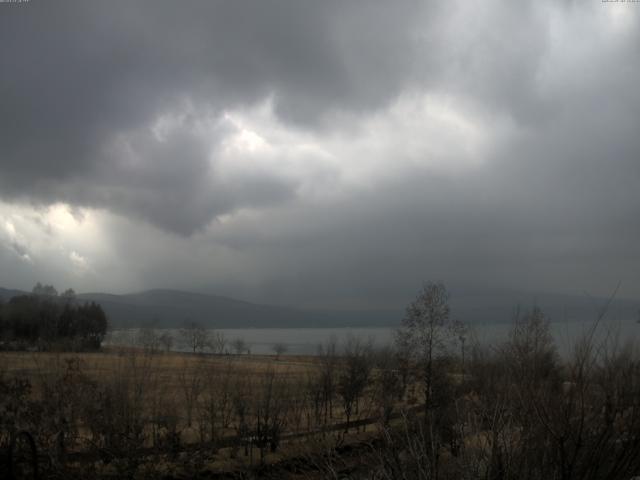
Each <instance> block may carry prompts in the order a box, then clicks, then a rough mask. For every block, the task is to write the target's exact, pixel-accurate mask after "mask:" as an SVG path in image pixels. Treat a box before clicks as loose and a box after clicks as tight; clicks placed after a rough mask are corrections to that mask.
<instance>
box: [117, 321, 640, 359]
mask: <svg viewBox="0 0 640 480" xmlns="http://www.w3.org/2000/svg"><path fill="white" fill-rule="evenodd" d="M592 325H593V322H554V323H551V333H552V335H553V337H554V339H555V342H556V345H557V347H558V350H559V352H560V353H561V354H563V355H566V354H567V353H568V352H570V351H571V350H572V349H573V345H574V344H575V342H576V340H578V339H579V338H581V337H583V336H584V335H585V334H586V333H588V331H589V329H590V328H591V327H592ZM511 328H512V325H511V324H508V323H495V324H482V325H475V326H473V327H472V328H471V329H470V330H471V333H470V336H471V337H473V338H475V339H477V340H478V342H479V343H480V344H482V345H487V346H494V345H496V346H497V345H499V344H500V342H502V341H504V340H505V339H506V338H507V337H508V334H509V331H510V330H511ZM161 331H166V332H169V333H170V334H171V335H172V336H173V337H174V345H175V346H174V350H176V351H187V350H188V348H187V347H186V345H184V344H181V342H180V331H179V330H178V329H166V330H158V332H161ZM216 331H218V332H221V333H222V334H223V335H224V337H225V339H226V340H227V342H228V344H230V343H231V342H233V341H234V340H236V339H238V338H241V339H243V340H244V341H245V342H246V344H247V347H248V348H249V349H250V351H251V353H254V354H272V353H273V346H274V345H275V344H276V343H283V344H285V345H286V347H287V354H290V355H314V354H316V353H317V349H318V345H319V344H324V343H327V342H328V341H330V340H331V339H336V340H337V341H338V344H340V343H344V342H345V340H346V339H347V338H348V337H349V336H355V337H358V338H362V339H364V340H370V341H371V342H372V343H373V344H374V345H375V346H378V347H381V346H385V345H388V344H390V343H393V338H394V332H395V328H380V327H375V328H373V327H372V328H348V327H345V328H245V329H218V330H216ZM136 334H137V330H136V329H131V330H115V331H113V332H111V333H110V335H109V336H108V337H107V339H105V344H106V345H134V344H135V338H136ZM595 338H596V340H603V339H605V338H608V339H609V340H610V341H617V342H618V343H620V344H622V343H624V342H626V341H635V342H637V341H638V340H639V339H640V324H638V323H636V322H633V321H628V320H627V321H611V320H604V321H602V322H601V323H600V324H599V326H598V328H597V330H596V334H595ZM229 349H230V350H231V348H229Z"/></svg>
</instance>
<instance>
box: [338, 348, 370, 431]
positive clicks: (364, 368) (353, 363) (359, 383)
mask: <svg viewBox="0 0 640 480" xmlns="http://www.w3.org/2000/svg"><path fill="white" fill-rule="evenodd" d="M370 373H371V345H370V344H365V343H363V342H362V341H361V340H360V339H358V338H356V337H349V339H348V340H347V344H346V346H345V350H344V365H343V366H342V369H341V372H340V376H339V379H338V393H339V394H340V397H341V398H342V406H343V409H344V414H345V417H346V420H347V422H346V427H345V432H348V431H349V424H350V422H351V418H352V416H353V414H354V413H358V411H359V402H360V397H361V396H362V394H363V392H364V390H365V388H366V386H367V384H368V382H369V376H370Z"/></svg>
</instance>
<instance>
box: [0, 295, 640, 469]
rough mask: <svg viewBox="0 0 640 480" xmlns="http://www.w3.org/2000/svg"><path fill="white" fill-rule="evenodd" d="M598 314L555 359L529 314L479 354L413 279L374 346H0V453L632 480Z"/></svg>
mask: <svg viewBox="0 0 640 480" xmlns="http://www.w3.org/2000/svg"><path fill="white" fill-rule="evenodd" d="M603 315H604V313H603V314H602V315H600V316H599V317H598V319H597V320H596V322H595V323H594V324H593V328H592V329H591V330H590V331H589V332H588V333H587V335H586V336H585V337H584V338H582V339H579V340H577V341H576V343H575V348H574V350H573V352H572V354H571V355H570V356H569V357H568V358H563V359H561V358H560V357H559V356H558V354H557V352H556V348H555V345H554V343H553V339H552V337H551V335H550V333H549V326H548V323H547V320H546V319H545V317H544V315H543V313H542V312H541V311H540V310H538V309H533V310H531V311H529V312H526V313H523V314H521V315H517V316H516V319H515V321H514V325H513V328H512V331H511V335H510V337H509V339H508V340H507V341H506V342H504V343H503V344H501V345H494V346H493V347H492V348H483V347H481V346H480V345H477V344H475V343H474V342H473V341H472V338H470V337H471V336H470V335H469V333H468V332H467V330H466V329H465V328H464V326H462V325H459V324H456V323H455V322H452V321H451V319H450V316H449V309H448V297H447V293H446V290H445V289H444V287H443V286H442V285H437V284H427V285H425V287H424V289H423V291H422V292H421V293H420V295H419V296H418V298H417V299H416V301H415V302H413V303H412V304H411V305H410V307H409V309H408V310H407V315H406V318H405V319H404V321H403V325H402V328H401V329H400V330H399V332H398V337H397V341H396V344H395V346H394V348H388V349H384V350H374V349H373V348H372V347H371V345H370V344H369V343H368V342H366V341H363V340H361V339H356V338H350V339H348V340H347V341H346V342H344V344H342V345H339V344H337V343H336V342H329V343H327V344H325V345H322V346H320V347H319V350H318V355H317V356H315V357H293V356H284V357H280V356H279V355H278V356H273V357H266V356H262V357H260V356H252V355H229V354H217V355H204V354H197V353H191V354H176V353H166V352H165V353H160V352H161V350H158V349H151V348H149V349H146V348H145V349H138V350H131V349H129V350H124V349H120V350H112V351H108V352H102V353H83V354H71V353H27V352H23V353H15V352H12V353H8V352H7V353H3V354H1V355H0V360H1V361H2V373H1V375H0V422H1V423H0V443H1V444H2V445H1V447H0V449H1V450H2V451H5V452H6V451H13V452H14V453H13V465H14V473H15V474H16V475H17V474H18V473H19V472H22V474H26V473H29V472H31V473H33V469H34V468H38V469H39V474H40V476H42V477H48V478H101V477H102V478H197V477H201V478H310V479H311V478H335V479H343V478H363V479H364V478H370V479H454V478H455V479H522V478H525V479H532V480H534V479H536V480H537V479H540V480H542V479H562V480H565V479H566V480H569V479H629V478H632V477H633V476H635V475H638V474H640V363H639V360H640V357H639V356H638V352H637V350H636V349H635V347H634V346H632V345H621V344H620V343H618V342H617V341H616V338H615V336H605V337H604V338H605V339H604V340H603V341H599V342H597V343H596V342H595V341H594V338H596V336H595V330H596V329H597V328H601V325H600V323H599V322H600V320H601V318H602V316H603ZM599 338H600V337H599ZM196 350H197V349H195V348H194V351H196ZM19 432H28V435H27V434H20V433H19ZM31 440H33V443H34V445H35V446H37V452H36V455H35V456H34V455H33V451H32V446H31ZM11 445H13V448H10V447H11ZM4 473H5V474H6V473H7V472H4ZM215 475H217V477H215ZM2 478H5V477H2Z"/></svg>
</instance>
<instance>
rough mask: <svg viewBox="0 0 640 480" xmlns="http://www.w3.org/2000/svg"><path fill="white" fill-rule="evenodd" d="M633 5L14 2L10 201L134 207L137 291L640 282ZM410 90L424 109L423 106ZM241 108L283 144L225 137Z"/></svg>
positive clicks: (384, 291)
mask: <svg viewBox="0 0 640 480" xmlns="http://www.w3.org/2000/svg"><path fill="white" fill-rule="evenodd" d="M609 7H610V8H609ZM623 9H624V10H623ZM639 12H640V11H639V10H638V9H637V8H635V6H634V5H632V4H628V5H613V4H611V5H608V4H607V5H605V4H600V3H598V4H597V5H595V4H594V5H589V4H578V3H575V2H562V3H557V2H535V3H530V4H527V5H523V4H520V3H517V2H511V3H505V2H489V3H483V4H482V5H481V4H477V5H475V4H470V3H469V2H449V3H446V4H445V3H442V2H413V1H406V2H393V3H389V2H373V3H369V2H368V3H367V4H366V5H364V4H362V3H359V2H317V1H315V2H277V1H274V2H252V3H245V2H196V1H192V2H188V3H187V4H185V3H183V2H174V1H160V2H135V3H131V2H115V3H114V2H86V1H83V2H58V3H51V2H47V3H44V2H38V1H34V0H32V1H31V2H29V3H28V4H26V5H25V6H24V7H20V8H13V7H10V8H6V7H3V9H2V11H1V12H0V13H1V15H0V62H1V65H2V70H3V75H2V76H0V109H1V110H2V111H3V112H11V114H10V115H2V116H1V117H0V131H1V132H2V142H1V143H0V197H2V198H3V199H4V200H5V201H6V202H9V203H11V202H18V201H21V202H25V201H26V202H30V203H32V204H34V205H41V204H42V205H47V204H49V203H54V202H58V201H61V202H65V203H68V204H70V205H71V206H72V208H75V209H76V211H80V210H79V209H82V208H90V209H96V210H95V211H106V212H112V213H115V214H117V215H119V216H121V217H123V219H121V220H119V221H116V220H113V219H111V220H105V222H107V224H108V225H109V226H110V228H109V229H107V230H108V232H107V233H105V236H106V237H107V240H106V241H108V242H111V244H112V245H113V247H114V249H115V250H116V251H118V252H120V253H119V255H121V256H122V258H123V260H122V263H118V264H117V265H118V268H121V266H122V265H123V264H124V265H129V267H128V268H130V269H131V274H130V277H131V280H130V284H131V285H132V286H155V285H157V283H158V279H163V280H162V281H166V284H165V286H181V287H184V288H197V289H200V290H202V289H210V290H212V291H218V292H221V293H227V294H232V295H233V294H237V295H242V294H246V296H247V297H249V298H254V299H260V300H263V301H266V300H269V299H275V300H276V301H280V302H282V303H323V304H350V303H353V304H357V303H377V304H379V305H381V306H384V305H389V304H394V305H395V304H398V303H399V302H401V301H404V300H405V299H406V295H407V293H408V294H409V295H410V294H411V293H413V291H414V290H415V288H414V286H415V285H416V284H418V283H419V282H420V281H422V280H423V279H425V278H433V279H438V278H439V279H443V280H447V281H450V282H452V283H457V284H463V283H469V284H483V285H492V286H505V285H506V286H512V285H517V286H520V287H522V288H530V289H541V290H545V289H547V290H562V289H565V290H566V289H567V288H569V289H572V290H574V291H575V290H577V291H578V292H579V291H581V290H583V289H590V290H592V291H594V292H596V293H606V292H607V291H608V289H609V288H610V287H611V285H615V284H616V283H617V281H618V280H620V279H622V280H623V282H624V284H623V285H626V286H623V293H625V294H627V295H630V296H640V290H638V287H637V285H638V284H640V282H639V281H638V280H640V279H638V278H637V274H636V273H634V272H637V271H640V270H639V268H638V267H640V264H639V262H640V260H639V259H640V255H639V253H640V252H639V251H638V242H637V239H638V238H640V226H639V225H640V224H639V223H638V221H637V218H638V215H639V214H640V195H639V194H638V184H639V183H640V161H638V159H639V158H640V140H639V137H638V135H637V124H638V116H639V114H640V90H639V89H638V88H637V85H638V84H639V81H640V61H639V60H640V58H638V57H639V56H640V50H639V49H638V45H640V38H639V35H640V33H639V32H640V30H639V29H638V26H639V25H638V23H639V15H640V13H639ZM412 95H414V96H415V98H416V99H418V100H416V102H415V103H419V100H420V99H422V98H423V97H425V96H426V97H427V98H428V99H430V100H431V102H427V103H426V107H424V108H422V107H421V106H419V107H416V108H415V109H413V110H412V109H411V108H409V106H411V105H412V101H411V98H413V97H411V96H412ZM407 98H409V100H407ZM265 103H267V104H269V105H270V108H271V111H270V113H269V114H268V115H263V116H262V117H261V116H260V114H257V113H255V110H256V109H259V108H260V107H259V106H260V105H263V104H265ZM398 105H400V106H398ZM408 105H409V106H408ZM394 109H396V110H394ZM230 112H231V113H234V112H236V113H237V112H245V114H246V115H245V117H246V119H248V121H249V120H252V121H255V122H257V124H258V126H257V127H256V132H257V133H263V132H264V131H266V132H267V133H266V134H265V135H267V136H268V137H269V138H267V141H268V142H270V143H269V148H267V149H263V150H259V149H258V150H257V151H252V150H251V148H247V149H245V150H242V149H236V150H234V149H233V148H231V149H230V148H229V142H231V140H233V139H235V138H236V137H238V136H239V135H242V134H244V133H246V132H244V130H243V128H244V127H243V125H241V122H240V123H238V122H236V121H235V120H233V119H231V120H230V119H229V118H228V116H227V114H229V113H230ZM247 112H249V113H247ZM413 117H415V118H416V120H414V121H413V123H412V118H413ZM163 119H164V120H163ZM162 121H166V122H165V123H166V125H164V126H163V125H160V127H162V128H160V127H158V125H159V124H162ZM260 122H262V123H260ZM429 122H431V123H429ZM432 124H433V125H432ZM434 125H435V126H434ZM254 126H255V125H249V126H247V128H248V129H249V127H254ZM158 128H160V130H162V131H161V132H160V133H158V131H157V130H158ZM163 129H164V130H163ZM243 132H244V133H243ZM292 138H293V140H292ZM256 141H257V140H256ZM363 145H364V146H363ZM78 218H79V219H80V220H82V216H79V217H78ZM127 219H130V220H132V221H136V220H139V219H142V220H144V221H145V222H147V223H148V224H150V225H153V226H154V227H155V228H157V230H155V229H154V228H151V227H149V226H142V227H140V226H135V225H133V224H132V223H129V220H127ZM136 232H138V233H140V232H144V235H141V234H136ZM176 233H177V234H179V235H178V236H177V237H176V236H175V235H174V234H176ZM150 236H153V237H154V238H153V240H149V237H150ZM149 243H152V244H153V245H150V244H149ZM14 250H15V249H14ZM74 251H75V250H74ZM65 252H66V251H65ZM18 253H19V252H18ZM65 255H66V253H65ZM66 256H68V255H66ZM66 256H65V258H66ZM129 259H130V260H131V261H129ZM92 260H93V261H94V262H97V263H96V264H97V265H99V266H100V265H102V266H103V267H104V268H108V262H107V261H106V260H105V261H103V262H102V263H101V262H100V260H99V259H92ZM3 262H4V260H3ZM12 265H13V266H12V268H13V269H17V268H21V267H20V266H19V264H15V265H14V264H12ZM50 270H51V271H52V270H54V269H53V267H51V269H50ZM109 275H110V276H111V277H112V278H116V277H117V278H121V277H122V275H121V274H118V273H117V272H111V273H109V272H107V276H109ZM98 287H99V285H98ZM624 289H626V290H624Z"/></svg>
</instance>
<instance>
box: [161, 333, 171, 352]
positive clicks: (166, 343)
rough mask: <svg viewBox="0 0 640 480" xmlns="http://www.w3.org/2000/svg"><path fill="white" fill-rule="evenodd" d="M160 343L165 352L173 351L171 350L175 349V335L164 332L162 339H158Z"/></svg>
mask: <svg viewBox="0 0 640 480" xmlns="http://www.w3.org/2000/svg"><path fill="white" fill-rule="evenodd" d="M158 341H159V342H160V345H162V348H163V349H164V351H165V352H170V351H171V348H172V347H173V335H171V334H170V333H169V332H162V334H160V337H158Z"/></svg>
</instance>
